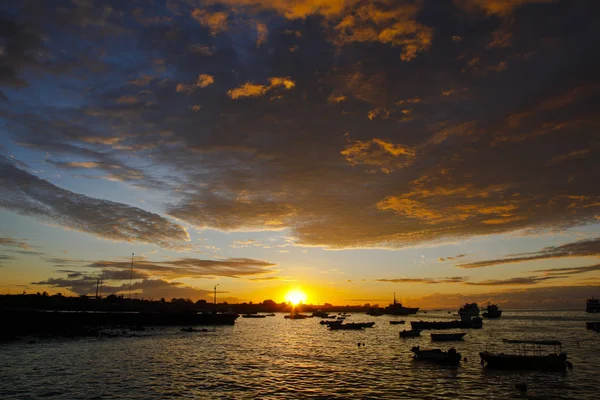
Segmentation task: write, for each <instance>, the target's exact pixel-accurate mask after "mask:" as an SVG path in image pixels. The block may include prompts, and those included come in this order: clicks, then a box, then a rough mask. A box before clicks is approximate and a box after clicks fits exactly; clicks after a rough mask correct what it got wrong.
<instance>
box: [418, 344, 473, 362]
mask: <svg viewBox="0 0 600 400" xmlns="http://www.w3.org/2000/svg"><path fill="white" fill-rule="evenodd" d="M411 351H412V352H413V353H415V355H414V357H413V358H414V359H415V360H423V361H433V362H436V363H440V364H448V365H458V364H459V362H460V360H461V358H462V356H461V354H460V353H458V352H457V351H456V349H455V348H451V349H449V350H448V351H442V350H441V349H421V347H420V346H416V347H413V348H412V349H411Z"/></svg>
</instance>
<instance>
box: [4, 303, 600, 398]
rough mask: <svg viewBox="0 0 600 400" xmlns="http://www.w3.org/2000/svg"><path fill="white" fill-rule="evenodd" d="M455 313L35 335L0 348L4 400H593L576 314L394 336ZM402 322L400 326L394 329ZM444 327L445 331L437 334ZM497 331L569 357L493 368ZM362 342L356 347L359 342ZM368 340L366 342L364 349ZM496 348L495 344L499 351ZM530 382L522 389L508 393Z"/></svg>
mask: <svg viewBox="0 0 600 400" xmlns="http://www.w3.org/2000/svg"><path fill="white" fill-rule="evenodd" d="M448 318H454V317H451V316H450V315H448V314H447V313H446V312H437V313H436V312H430V313H428V314H418V315H416V316H408V317H391V316H381V317H370V316H367V315H364V314H360V313H358V314H353V315H352V316H351V317H350V318H349V319H348V321H349V322H351V321H355V322H358V321H375V322H376V325H375V327H374V328H372V329H366V330H364V331H329V330H328V329H327V328H326V327H325V326H323V325H320V324H319V321H320V319H318V318H310V319H305V320H287V319H284V318H283V314H277V315H276V316H275V317H267V318H263V319H244V318H239V319H238V320H237V321H236V324H235V325H234V326H224V327H214V328H213V327H209V328H208V329H209V332H193V333H187V332H181V330H180V328H179V327H161V328H155V329H148V330H147V331H144V332H134V333H135V334H136V335H138V336H136V337H117V338H82V339H53V338H46V339H39V338H33V339H34V340H35V343H29V340H30V339H32V338H26V339H24V340H21V341H18V342H13V343H4V344H0V399H38V398H45V399H159V398H160V399H165V398H186V399H189V398H206V399H230V398H231V399H246V398H247V399H285V398H302V399H307V398H344V399H347V398H361V399H375V398H377V399H382V398H390V399H413V398H414V399H455V398H460V399H512V398H517V399H598V398H600V379H599V376H598V373H599V372H600V333H596V332H593V331H591V330H586V329H585V321H591V320H600V316H593V315H587V314H585V313H584V312H575V311H555V312H550V311H548V312H542V311H530V312H528V311H512V312H511V311H505V312H504V315H503V317H502V318H500V319H498V320H486V321H485V322H484V327H483V329H480V330H464V331H465V332H468V333H467V335H466V336H465V340H464V342H449V343H432V342H431V339H430V333H431V331H423V332H422V336H421V337H420V338H407V339H401V338H400V337H399V334H398V333H399V331H401V330H403V329H409V328H410V325H409V321H411V320H442V319H448ZM390 319H404V320H406V321H407V324H406V325H390V324H389V321H390ZM444 332H453V330H450V331H444ZM503 338H512V339H558V340H561V341H562V342H563V351H565V352H567V354H568V357H569V360H570V361H571V362H572V363H573V364H574V368H573V369H572V370H567V371H565V372H526V371H493V370H488V369H486V368H484V367H482V366H481V365H480V358H479V355H478V353H479V352H480V351H482V350H484V349H485V347H486V345H487V344H499V345H500V346H502V345H501V341H502V339H503ZM358 343H361V346H360V347H359V346H358ZM363 343H364V346H362V344H363ZM413 346H421V347H422V348H427V347H430V348H431V347H434V348H435V347H437V348H442V349H444V350H447V349H448V348H450V347H452V346H453V347H455V348H456V349H457V350H458V351H459V352H460V353H461V354H462V355H463V357H466V358H467V360H466V361H462V362H461V364H460V366H458V367H445V366H439V365H435V364H429V363H426V362H418V361H414V360H412V357H411V355H412V353H411V352H410V349H411V347H413ZM498 349H499V347H497V350H498ZM517 383H526V384H527V386H528V390H527V392H526V393H522V392H521V391H519V390H518V389H516V388H515V386H514V385H515V384H517Z"/></svg>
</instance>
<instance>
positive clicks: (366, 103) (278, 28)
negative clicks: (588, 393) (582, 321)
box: [0, 0, 600, 309]
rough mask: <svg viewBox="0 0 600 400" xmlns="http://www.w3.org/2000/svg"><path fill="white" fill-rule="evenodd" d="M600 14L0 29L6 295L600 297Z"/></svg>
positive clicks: (100, 5)
mask: <svg viewBox="0 0 600 400" xmlns="http://www.w3.org/2000/svg"><path fill="white" fill-rule="evenodd" d="M598 49H600V1H583V0H582V1H578V0H564V1H552V0H422V1H412V0H411V1H409V0H373V1H362V0H154V1H150V0H148V1H142V0H137V1H133V0H132V1H123V0H112V1H109V0H106V1H101V0H52V1H48V0H22V1H8V2H2V4H0V293H13V294H15V293H22V292H23V291H26V292H27V293H35V292H43V291H47V292H49V293H57V292H62V293H64V294H70V295H75V294H94V293H95V289H96V278H97V277H98V276H102V277H103V278H104V288H103V293H104V295H107V294H110V293H125V294H127V292H128V290H129V273H130V263H131V255H132V253H135V257H134V280H133V286H132V291H133V292H134V293H137V296H138V297H144V298H154V299H159V298H161V297H166V298H168V299H170V298H172V297H185V298H188V297H189V298H192V299H194V300H197V299H200V298H204V299H212V289H213V287H214V286H215V285H216V284H219V288H218V289H219V293H218V298H219V299H220V300H221V301H223V300H227V301H228V302H242V301H254V302H259V301H262V300H265V299H273V300H275V301H278V302H280V301H283V300H284V297H285V294H286V292H288V291H289V290H291V289H301V290H303V291H305V292H306V294H307V295H308V299H307V301H308V302H310V303H323V302H329V303H334V304H364V303H371V304H374V303H379V304H380V305H387V303H389V302H391V300H392V296H393V293H394V292H395V293H396V296H397V297H398V299H400V300H402V301H403V302H404V303H406V304H408V305H411V306H415V307H423V308H442V307H456V306H458V305H459V304H461V303H464V302H466V301H478V302H481V303H484V302H486V301H494V302H498V303H499V304H502V305H503V306H504V307H507V308H508V307H525V308H527V307H536V308H539V307H545V306H546V307H579V308H581V309H583V308H584V307H585V302H584V300H585V298H587V297H590V296H593V295H594V296H598V297H600V133H599V128H600V111H599V106H600V72H599V71H600V52H599V51H598Z"/></svg>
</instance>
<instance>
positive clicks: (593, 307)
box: [585, 297, 600, 313]
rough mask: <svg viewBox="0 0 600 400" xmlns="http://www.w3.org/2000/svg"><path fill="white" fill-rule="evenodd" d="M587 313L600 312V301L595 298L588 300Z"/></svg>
mask: <svg viewBox="0 0 600 400" xmlns="http://www.w3.org/2000/svg"><path fill="white" fill-rule="evenodd" d="M585 311H586V312H589V313H597V312H600V300H598V299H595V298H593V297H592V298H591V299H587V301H586V306H585Z"/></svg>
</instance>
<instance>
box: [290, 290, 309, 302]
mask: <svg viewBox="0 0 600 400" xmlns="http://www.w3.org/2000/svg"><path fill="white" fill-rule="evenodd" d="M306 299H307V296H306V293H304V292H303V291H302V290H300V289H292V290H290V291H289V292H287V293H286V295H285V300H286V301H289V302H290V303H292V304H293V305H298V304H299V303H306Z"/></svg>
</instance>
